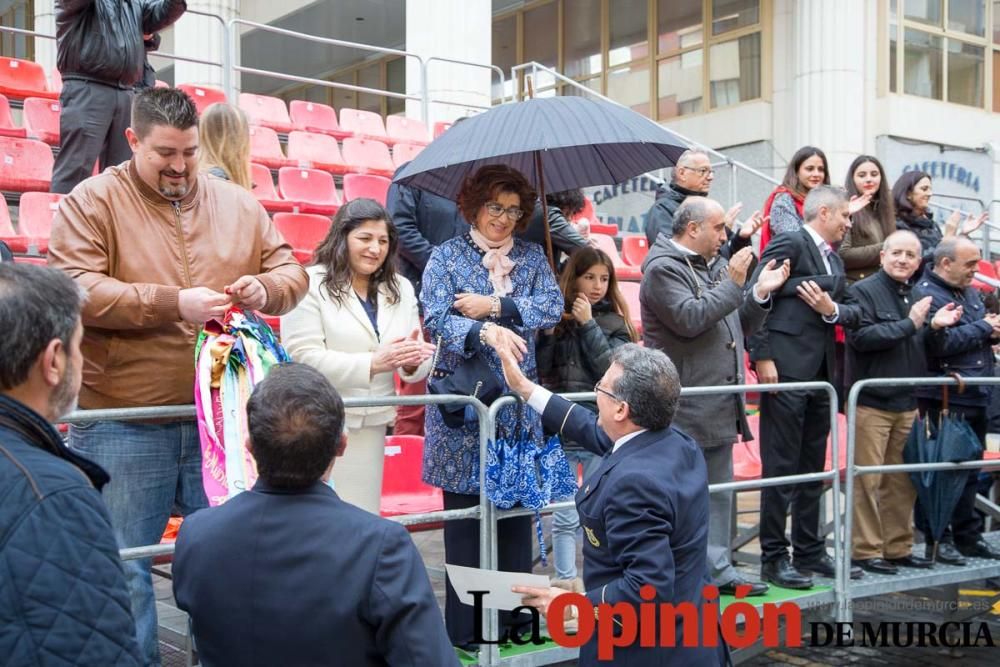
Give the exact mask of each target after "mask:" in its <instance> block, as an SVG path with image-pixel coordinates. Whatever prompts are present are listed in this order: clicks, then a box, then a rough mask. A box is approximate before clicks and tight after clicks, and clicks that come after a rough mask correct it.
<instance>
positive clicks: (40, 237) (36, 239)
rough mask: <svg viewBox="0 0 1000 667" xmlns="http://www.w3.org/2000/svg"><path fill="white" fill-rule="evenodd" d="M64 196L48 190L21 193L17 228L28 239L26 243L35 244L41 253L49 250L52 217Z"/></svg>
mask: <svg viewBox="0 0 1000 667" xmlns="http://www.w3.org/2000/svg"><path fill="white" fill-rule="evenodd" d="M64 196H65V195H60V194H54V193H50V192H25V193H24V194H23V195H21V201H20V203H19V204H18V207H17V225H18V229H19V230H20V233H21V235H22V236H24V237H26V238H27V239H28V243H29V244H30V245H34V246H36V247H37V248H38V252H40V253H42V254H45V253H46V252H48V250H49V236H50V235H51V234H52V219H53V218H54V217H55V215H56V211H57V210H59V202H60V201H62V198H63V197H64Z"/></svg>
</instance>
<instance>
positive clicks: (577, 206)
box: [545, 188, 587, 218]
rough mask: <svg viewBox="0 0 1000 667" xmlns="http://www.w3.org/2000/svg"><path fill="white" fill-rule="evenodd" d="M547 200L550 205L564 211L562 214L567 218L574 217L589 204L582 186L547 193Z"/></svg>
mask: <svg viewBox="0 0 1000 667" xmlns="http://www.w3.org/2000/svg"><path fill="white" fill-rule="evenodd" d="M545 202H546V203H547V204H548V205H549V206H555V207H556V208H557V209H559V210H560V211H562V214H563V215H564V216H565V217H566V218H572V217H573V216H574V215H576V214H577V213H579V212H580V211H582V210H583V209H584V207H585V206H586V205H587V200H586V199H585V198H584V196H583V190H581V189H580V188H575V189H573V190H563V191H562V192H550V193H549V194H547V195H545Z"/></svg>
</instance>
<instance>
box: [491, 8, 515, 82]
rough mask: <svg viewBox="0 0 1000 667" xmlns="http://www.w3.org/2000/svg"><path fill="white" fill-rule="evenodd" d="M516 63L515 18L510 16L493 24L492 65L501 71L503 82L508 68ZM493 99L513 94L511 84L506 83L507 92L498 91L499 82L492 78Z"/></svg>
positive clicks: (508, 73)
mask: <svg viewBox="0 0 1000 667" xmlns="http://www.w3.org/2000/svg"><path fill="white" fill-rule="evenodd" d="M517 63H518V59H517V17H516V16H511V17H509V18H506V19H503V20H502V21H494V22H493V64H494V65H496V66H497V67H499V68H500V69H502V70H503V76H504V81H507V80H508V77H510V68H511V67H513V66H514V65H516V64H517ZM492 80H493V99H494V100H497V101H499V100H500V98H504V99H506V98H508V97H510V95H511V94H512V93H513V92H514V88H513V84H511V83H508V84H507V86H506V87H507V88H508V90H503V91H501V90H500V81H499V79H498V78H497V77H493V79H492Z"/></svg>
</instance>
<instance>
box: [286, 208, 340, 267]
mask: <svg viewBox="0 0 1000 667" xmlns="http://www.w3.org/2000/svg"><path fill="white" fill-rule="evenodd" d="M332 224H333V221H332V220H330V218H328V217H326V216H325V215H313V214H310V213H276V214H275V215H274V226H275V228H277V230H278V232H279V233H280V234H281V236H282V237H283V238H284V239H285V241H286V242H287V243H288V245H290V246H292V254H293V255H295V258H296V259H297V260H299V261H300V262H302V263H303V264H305V263H306V262H308V261H309V260H311V259H312V254H313V251H314V250H315V249H316V246H318V245H319V244H320V242H321V241H322V240H323V239H325V238H326V234H327V232H329V231H330V225H332Z"/></svg>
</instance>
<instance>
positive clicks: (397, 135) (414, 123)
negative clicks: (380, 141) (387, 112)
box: [385, 116, 430, 146]
mask: <svg viewBox="0 0 1000 667" xmlns="http://www.w3.org/2000/svg"><path fill="white" fill-rule="evenodd" d="M385 133H386V134H387V135H388V136H389V141H390V142H392V143H398V142H400V141H405V142H406V143H408V144H419V145H421V146H426V145H427V144H429V143H430V132H428V131H427V125H425V124H424V122H423V121H422V120H416V119H414V118H407V117H406V116H389V117H388V118H386V119H385Z"/></svg>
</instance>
